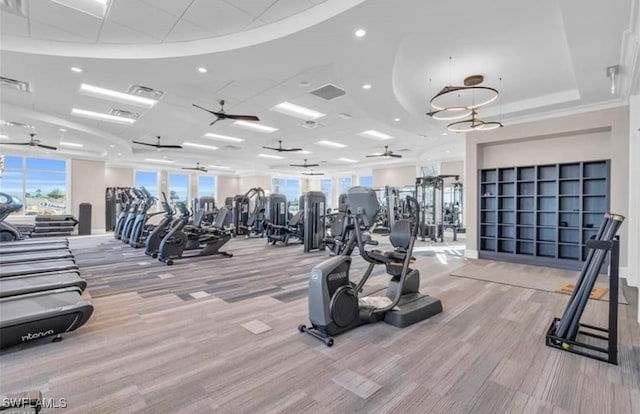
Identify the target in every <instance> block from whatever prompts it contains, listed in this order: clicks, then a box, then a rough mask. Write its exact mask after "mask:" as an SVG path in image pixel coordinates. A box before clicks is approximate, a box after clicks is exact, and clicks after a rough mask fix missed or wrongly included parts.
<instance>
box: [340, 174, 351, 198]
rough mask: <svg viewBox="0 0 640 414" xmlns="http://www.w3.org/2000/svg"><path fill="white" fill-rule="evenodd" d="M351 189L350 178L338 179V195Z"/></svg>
mask: <svg viewBox="0 0 640 414" xmlns="http://www.w3.org/2000/svg"><path fill="white" fill-rule="evenodd" d="M349 188H351V177H350V176H349V177H340V178H338V190H340V193H339V194H342V193H346V192H347V190H349Z"/></svg>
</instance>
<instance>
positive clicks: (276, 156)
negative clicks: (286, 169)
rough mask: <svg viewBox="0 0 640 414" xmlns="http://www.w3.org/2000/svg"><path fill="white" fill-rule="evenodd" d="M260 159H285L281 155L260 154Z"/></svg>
mask: <svg viewBox="0 0 640 414" xmlns="http://www.w3.org/2000/svg"><path fill="white" fill-rule="evenodd" d="M258 157H261V158H273V159H274V160H281V159H282V158H283V157H281V156H279V155H271V154H258Z"/></svg>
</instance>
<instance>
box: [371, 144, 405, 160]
mask: <svg viewBox="0 0 640 414" xmlns="http://www.w3.org/2000/svg"><path fill="white" fill-rule="evenodd" d="M374 157H387V158H389V157H392V158H402V155H400V154H394V153H393V151H391V150H390V149H389V146H388V145H385V146H384V152H383V153H380V154H369V155H367V158H374Z"/></svg>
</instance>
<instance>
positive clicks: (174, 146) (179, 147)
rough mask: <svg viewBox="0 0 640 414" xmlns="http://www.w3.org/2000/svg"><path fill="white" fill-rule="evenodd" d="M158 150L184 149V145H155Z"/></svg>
mask: <svg viewBox="0 0 640 414" xmlns="http://www.w3.org/2000/svg"><path fill="white" fill-rule="evenodd" d="M155 147H156V148H175V149H182V145H155Z"/></svg>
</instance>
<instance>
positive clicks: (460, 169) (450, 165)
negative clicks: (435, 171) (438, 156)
mask: <svg viewBox="0 0 640 414" xmlns="http://www.w3.org/2000/svg"><path fill="white" fill-rule="evenodd" d="M440 174H441V175H458V176H460V178H459V179H458V181H459V182H461V183H464V161H463V160H460V161H445V162H443V163H442V164H440ZM455 181H456V180H455V178H447V179H446V180H445V185H446V184H449V183H453V182H455Z"/></svg>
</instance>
